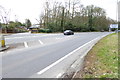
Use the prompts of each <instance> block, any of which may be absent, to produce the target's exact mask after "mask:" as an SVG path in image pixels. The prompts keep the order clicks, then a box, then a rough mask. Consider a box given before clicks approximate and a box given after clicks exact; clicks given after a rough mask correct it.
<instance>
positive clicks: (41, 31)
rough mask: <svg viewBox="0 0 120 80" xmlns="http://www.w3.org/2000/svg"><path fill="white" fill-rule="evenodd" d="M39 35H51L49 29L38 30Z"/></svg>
mask: <svg viewBox="0 0 120 80" xmlns="http://www.w3.org/2000/svg"><path fill="white" fill-rule="evenodd" d="M38 32H39V33H51V32H52V31H51V30H50V29H39V30H38Z"/></svg>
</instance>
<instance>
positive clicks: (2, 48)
mask: <svg viewBox="0 0 120 80" xmlns="http://www.w3.org/2000/svg"><path fill="white" fill-rule="evenodd" d="M8 48H9V46H6V47H0V52H1V51H4V50H7V49H8Z"/></svg>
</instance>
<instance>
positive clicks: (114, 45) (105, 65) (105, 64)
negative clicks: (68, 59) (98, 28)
mask: <svg viewBox="0 0 120 80" xmlns="http://www.w3.org/2000/svg"><path fill="white" fill-rule="evenodd" d="M76 78H118V35H117V34H116V33H113V34H111V35H108V36H106V37H104V38H103V39H101V40H100V41H99V42H98V43H97V44H96V45H95V46H94V47H93V48H92V50H90V51H89V53H88V54H87V56H86V57H85V62H84V67H83V69H82V70H81V71H79V72H78V73H77V74H76Z"/></svg>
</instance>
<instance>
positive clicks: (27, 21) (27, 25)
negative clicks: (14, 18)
mask: <svg viewBox="0 0 120 80" xmlns="http://www.w3.org/2000/svg"><path fill="white" fill-rule="evenodd" d="M25 24H26V27H27V28H29V27H30V26H31V25H32V23H31V21H30V20H29V19H26V21H25Z"/></svg>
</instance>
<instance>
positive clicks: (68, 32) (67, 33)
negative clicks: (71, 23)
mask: <svg viewBox="0 0 120 80" xmlns="http://www.w3.org/2000/svg"><path fill="white" fill-rule="evenodd" d="M64 35H74V32H73V31H71V30H65V31H64Z"/></svg>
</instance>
